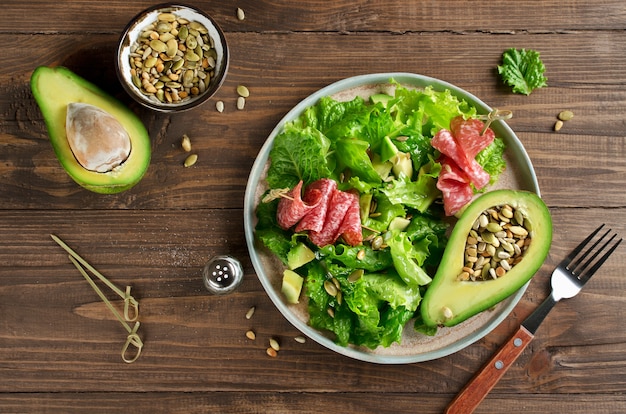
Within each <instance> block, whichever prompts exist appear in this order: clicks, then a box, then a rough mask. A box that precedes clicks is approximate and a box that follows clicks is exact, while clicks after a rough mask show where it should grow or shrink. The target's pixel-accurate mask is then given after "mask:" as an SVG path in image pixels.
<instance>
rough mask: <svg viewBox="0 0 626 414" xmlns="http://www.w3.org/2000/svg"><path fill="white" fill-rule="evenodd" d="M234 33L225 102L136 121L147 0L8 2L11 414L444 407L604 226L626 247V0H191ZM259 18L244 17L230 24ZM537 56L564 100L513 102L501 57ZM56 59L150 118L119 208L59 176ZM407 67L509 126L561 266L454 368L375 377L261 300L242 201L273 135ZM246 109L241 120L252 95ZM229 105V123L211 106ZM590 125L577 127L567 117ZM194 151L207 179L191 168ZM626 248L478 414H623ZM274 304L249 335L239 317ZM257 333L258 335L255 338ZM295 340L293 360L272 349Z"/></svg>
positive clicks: (4, 387) (5, 216)
mask: <svg viewBox="0 0 626 414" xmlns="http://www.w3.org/2000/svg"><path fill="white" fill-rule="evenodd" d="M190 3H194V4H195V5H196V6H198V7H200V8H202V9H204V10H205V11H206V12H208V13H210V14H211V15H212V16H213V17H214V18H215V20H216V21H217V22H218V23H219V24H220V25H221V26H222V28H223V29H224V30H225V32H226V37H227V40H228V43H229V46H230V50H231V64H230V70H229V73H228V77H227V79H226V82H225V83H224V85H223V87H222V88H221V89H220V91H219V92H218V93H217V95H216V97H215V98H214V99H213V101H212V102H209V103H207V104H206V105H204V106H202V107H200V108H197V109H195V110H192V111H189V112H186V113H183V114H177V115H165V114H158V113H154V112H150V111H148V110H146V109H142V108H140V107H138V106H137V105H136V104H133V103H132V102H131V101H130V99H129V98H128V97H127V96H126V95H124V93H123V92H122V89H121V87H120V85H119V83H118V82H117V79H116V77H115V74H114V71H113V55H114V49H115V45H116V42H117V39H118V37H119V35H120V33H121V31H122V29H123V28H124V26H125V25H126V23H127V22H128V21H129V19H130V18H131V17H132V16H134V15H135V14H136V13H138V12H139V11H140V10H142V9H144V8H146V7H148V6H151V5H152V4H153V3H151V2H148V1H133V2H128V1H117V0H113V1H108V2H100V1H82V2H77V1H49V0H27V1H24V0H22V1H16V0H9V1H6V2H4V4H3V8H2V16H3V17H2V19H1V20H0V39H1V41H2V42H1V44H3V45H4V46H3V52H2V57H3V59H2V60H3V64H2V65H1V66H2V67H1V68H0V114H1V115H0V412H7V413H8V412H11V413H12V412H29V413H32V412H46V413H57V412H59V413H84V412H94V413H96V412H151V413H196V412H197V413H199V412H224V413H225V412H234V413H270V412H273V413H288V412H305V413H309V412H310V413H322V412H355V413H382V412H386V413H414V412H420V413H439V412H442V410H443V409H444V407H445V406H446V404H447V403H448V402H449V401H450V400H451V399H452V398H453V397H454V395H455V394H456V393H457V392H458V391H459V390H460V389H461V388H462V387H463V385H464V384H465V383H466V382H467V380H469V379H470V378H471V377H472V375H473V374H474V372H476V370H478V369H479V368H480V367H481V366H482V364H483V363H484V362H485V361H486V360H487V359H488V358H489V357H490V355H491V354H492V353H493V351H494V350H495V349H496V348H497V347H498V346H499V345H500V344H501V343H503V342H504V341H505V340H506V339H507V337H508V336H509V335H510V334H511V333H512V332H513V330H514V329H516V327H517V326H518V325H519V323H520V322H521V320H523V318H524V317H525V316H526V315H528V314H529V313H530V312H531V311H532V310H533V309H534V308H535V307H536V306H537V305H538V304H539V303H540V302H541V301H542V300H543V299H544V298H545V297H546V296H547V295H548V292H549V275H550V272H551V270H552V268H553V267H554V266H555V264H556V263H557V262H558V261H559V260H560V258H562V257H563V256H564V255H565V253H566V252H567V251H568V250H570V249H571V248H572V247H573V246H574V245H575V244H576V243H577V241H578V240H580V239H581V238H582V237H583V235H585V234H586V233H588V232H589V231H590V230H592V229H593V228H595V227H596V226H597V225H598V224H599V223H601V222H607V223H610V224H611V226H612V227H613V228H614V229H615V230H617V231H618V232H620V233H621V234H622V235H624V234H626V224H625V223H626V193H625V192H624V184H625V183H626V132H625V131H626V69H625V68H626V37H625V36H624V33H625V29H626V4H625V3H624V2H623V0H612V1H610V0H607V1H587V0H561V1H552V0H550V1H516V2H508V1H476V2H466V1H411V2H408V1H402V0H386V1H346V0H335V1H332V2H326V1H320V0H317V1H315V0H301V1H298V2H294V1H284V0H276V1H268V0H240V1H237V2H233V1H220V2H218V1H194V2H190ZM237 7H241V8H242V9H243V10H244V11H245V13H246V18H245V20H243V21H239V20H238V19H237V17H236V8H237ZM510 47H516V48H530V49H535V50H538V51H539V52H540V53H541V56H542V58H543V61H544V63H545V65H546V67H547V72H546V74H547V77H548V84H549V87H547V88H543V89H540V90H537V91H535V92H533V93H532V94H531V95H530V96H522V95H514V94H512V93H511V91H510V88H508V87H506V86H504V85H503V84H502V83H501V81H500V80H499V79H498V76H497V73H496V66H497V65H498V64H499V63H500V57H501V54H502V52H503V51H504V50H506V49H508V48H510ZM38 65H64V66H67V67H69V68H70V69H72V70H74V71H75V72H77V73H79V74H80V75H82V76H84V77H86V78H87V79H89V80H91V81H92V82H94V83H96V84H98V85H99V86H101V87H102V88H103V89H105V90H107V91H108V92H110V93H111V94H114V95H116V96H117V97H118V98H120V99H121V100H122V101H124V102H125V103H127V104H128V105H129V106H130V107H131V108H132V109H133V110H135V111H136V112H137V113H138V114H139V115H140V117H141V118H142V120H143V121H144V123H145V125H146V126H147V128H148V130H149V132H150V136H151V139H152V149H153V158H152V163H151V165H150V168H149V170H148V173H147V174H146V176H145V177H144V179H143V181H141V182H140V183H139V184H138V185H137V186H136V187H134V188H133V189H131V190H129V191H127V192H124V193H121V194H118V195H110V196H104V195H98V194H94V193H91V192H88V191H86V190H83V189H81V188H80V187H78V186H77V185H76V184H75V183H74V182H73V181H72V180H71V179H70V178H69V177H68V176H67V175H66V173H65V172H64V170H63V169H62V168H61V167H60V165H59V163H58V161H57V159H56V158H55V156H54V153H53V151H52V147H51V145H50V143H49V140H48V136H47V133H46V130H45V126H44V123H43V119H42V115H41V113H40V111H39V109H38V107H37V106H36V104H35V102H34V99H33V97H32V95H31V92H30V87H29V78H30V75H31V73H32V71H33V69H34V68H35V67H36V66H38ZM393 71H403V72H413V73H419V74H423V75H428V76H432V77H436V78H439V79H442V80H445V81H448V82H451V83H453V84H456V85H458V86H460V87H462V88H464V89H466V90H468V91H470V92H472V93H473V94H475V95H477V96H479V97H481V98H482V99H483V100H484V101H485V102H487V103H488V104H489V105H491V106H494V107H498V108H508V109H511V110H513V112H514V114H515V116H514V118H513V119H512V120H511V121H510V122H509V125H510V126H511V127H512V128H513V129H514V130H515V131H516V133H517V135H518V137H519V138H520V139H521V141H522V142H523V144H524V145H525V147H526V149H527V151H528V153H529V155H530V157H531V159H532V162H533V163H534V167H535V170H536V173H537V177H538V180H539V184H540V188H541V192H542V195H543V198H544V200H545V201H546V203H547V204H548V205H549V207H550V209H551V212H552V217H553V221H554V240H553V246H552V250H551V252H550V255H549V257H548V259H547V260H546V262H545V264H544V266H543V267H542V269H541V270H540V272H539V273H538V274H537V275H536V277H535V278H534V279H533V281H532V283H531V285H530V287H529V289H528V290H527V292H526V294H525V295H524V297H523V299H522V300H521V301H520V303H519V304H518V306H517V307H516V308H515V310H514V311H513V312H512V313H511V314H510V316H509V317H508V318H507V319H506V320H505V321H504V322H503V323H502V324H501V325H500V326H498V327H497V328H496V329H495V330H494V331H493V332H491V333H490V334H489V335H487V336H486V337H485V338H484V339H482V340H480V341H478V342H477V343H475V344H473V345H471V346H469V347H467V348H466V349H464V350H462V351H459V352H457V353H455V354H453V355H450V356H447V357H445V358H441V359H439V360H434V361H429V362H423V363H415V364H406V365H377V364H371V363H365V362H360V361H356V360H352V359H349V358H347V357H344V356H341V355H337V354H335V353H333V352H331V351H328V350H327V349H325V348H323V347H321V346H319V345H318V344H316V343H315V342H313V341H311V340H309V341H307V342H306V343H304V344H299V343H297V342H295V341H294V340H293V338H294V337H295V336H297V335H299V332H298V331H297V330H296V329H295V328H293V327H292V326H291V325H290V324H289V322H287V320H285V319H284V318H283V317H282V316H281V314H280V313H279V312H278V310H277V309H276V308H275V306H274V305H273V304H272V302H271V301H270V300H269V298H268V297H267V296H266V294H265V292H264V290H263V289H262V287H261V284H260V283H259V281H258V279H257V277H256V275H255V273H254V269H253V268H252V265H251V262H250V259H249V256H248V252H247V249H246V246H245V241H244V232H243V195H244V190H245V187H246V181H247V178H248V174H249V171H250V168H251V166H252V163H253V162H254V160H255V156H256V155H257V153H258V151H259V149H260V148H261V146H262V144H263V143H264V141H265V139H266V138H267V136H268V135H269V133H270V131H271V130H272V128H273V127H274V126H275V125H276V123H277V122H278V121H279V120H280V119H281V118H282V117H283V116H284V115H285V113H286V112H287V111H288V110H289V109H290V108H292V107H293V106H294V105H295V104H297V103H298V102H299V101H300V100H302V99H303V98H305V97H306V96H308V95H309V94H311V93H313V92H314V91H316V90H318V89H319V88H321V87H324V86H326V85H328V84H330V83H332V82H334V81H337V80H340V79H343V78H346V77H350V76H354V75H360V74H365V73H374V72H393ZM239 84H245V85H247V86H248V87H249V89H250V91H251V95H250V97H249V98H248V100H247V105H246V107H245V109H244V110H241V111H240V110H237V109H236V108H235V101H236V96H237V94H236V91H235V89H236V86H237V85H239ZM218 99H219V100H223V101H224V102H225V105H226V109H225V111H224V112H223V113H218V112H217V111H216V110H215V106H214V103H215V100H218ZM564 109H570V110H572V111H573V112H574V113H575V118H574V119H573V120H571V121H569V122H568V123H567V124H566V126H565V127H564V128H563V129H562V130H561V131H560V132H558V133H557V132H554V131H553V126H554V123H555V120H556V115H557V114H558V113H559V112H560V111H561V110H564ZM183 134H187V135H189V136H190V137H191V139H192V142H193V146H194V150H195V151H196V152H197V153H198V155H199V160H198V163H197V164H196V165H195V166H193V167H191V168H183V166H182V163H183V160H184V158H185V153H184V152H182V151H181V149H180V147H179V142H180V139H181V137H182V135H183ZM50 233H55V234H57V235H59V236H60V237H61V238H63V239H64V240H65V241H66V242H68V243H69V244H70V245H71V246H73V247H75V248H76V250H78V251H79V253H80V254H82V255H83V256H84V257H85V258H87V259H88V260H89V261H90V262H91V263H92V264H94V265H95V266H96V267H97V268H98V269H99V270H100V271H101V272H102V273H104V274H105V275H107V276H109V278H110V279H112V280H113V281H114V282H115V283H117V284H118V285H120V286H125V285H126V284H129V285H132V287H133V292H134V294H135V295H136V297H137V298H138V299H139V301H140V306H141V322H142V326H141V328H140V332H141V335H142V337H143V339H144V342H145V347H144V351H143V354H142V355H141V357H140V358H139V360H137V361H136V362H135V363H133V364H125V363H124V362H122V360H121V359H120V355H119V352H120V349H121V346H122V344H123V342H124V338H125V335H124V331H123V330H122V328H121V327H120V325H119V324H118V323H117V321H116V320H115V319H113V317H112V316H111V314H110V313H109V311H108V310H107V309H106V308H105V307H104V305H103V304H102V303H101V302H100V300H99V299H98V298H97V296H95V294H94V292H93V291H92V290H91V288H90V287H89V285H88V284H87V283H86V282H85V280H84V279H83V278H81V277H80V275H79V274H78V273H77V271H76V269H74V267H73V266H72V265H71V264H70V263H69V261H68V259H67V255H66V254H64V252H63V251H62V250H61V249H60V248H59V247H58V246H57V245H56V244H55V243H54V242H53V241H52V240H51V239H50V237H49V234H50ZM216 254H232V255H234V256H236V257H237V258H239V259H240V260H241V261H242V262H243V266H244V270H245V279H244V282H243V284H242V285H241V286H240V287H239V289H238V290H237V291H236V293H234V294H231V295H229V296H211V295H209V294H208V293H207V292H206V290H205V289H204V288H203V286H202V282H201V278H200V273H201V269H202V267H203V265H204V264H205V262H206V261H207V259H208V258H209V257H212V256H214V255H216ZM625 267H626V249H625V248H620V249H619V250H618V252H617V253H616V254H615V255H614V256H613V257H612V258H611V259H610V260H609V261H608V262H607V263H606V264H605V266H604V267H603V268H602V270H601V272H600V274H599V275H598V276H596V277H595V278H594V280H592V281H591V282H590V284H589V285H588V287H587V288H585V290H584V291H583V292H582V293H581V294H580V295H579V296H577V297H576V298H574V299H570V300H568V301H565V302H563V303H560V304H559V305H558V306H557V307H556V308H555V310H554V311H553V313H552V314H551V315H550V316H549V319H548V320H547V321H546V322H545V324H544V325H543V326H542V327H541V328H540V329H539V331H538V332H537V337H536V339H535V341H534V342H533V343H532V344H531V345H530V347H529V348H528V349H527V350H526V351H525V353H524V354H523V356H522V357H521V358H520V359H519V360H518V361H517V363H516V364H515V365H514V366H513V367H512V368H511V369H510V370H509V372H508V373H507V374H506V375H505V376H504V378H503V379H502V380H501V382H500V383H499V384H498V385H497V386H496V387H495V389H494V390H493V392H492V393H491V394H490V395H489V396H488V397H487V399H486V400H485V401H484V402H483V403H482V405H481V406H480V407H479V408H478V410H477V412H479V413H502V412H521V411H524V412H526V413H546V412H549V413H563V412H567V413H592V412H593V413H623V412H626V329H625V326H624V320H625V319H626V277H625V276H624V271H623V269H624V268H625ZM251 306H256V313H255V314H254V316H253V318H252V319H250V320H247V319H246V318H245V314H246V312H247V310H248V309H249V308H250V307H251ZM248 329H254V330H255V331H256V334H257V339H256V340H255V341H250V340H248V339H246V337H245V335H244V334H245V332H246V331H247V330H248ZM270 337H275V338H278V339H279V340H280V341H281V345H282V348H281V350H280V352H279V355H278V357H276V358H270V357H268V356H267V355H266V353H265V350H266V348H267V341H268V340H269V338H270Z"/></svg>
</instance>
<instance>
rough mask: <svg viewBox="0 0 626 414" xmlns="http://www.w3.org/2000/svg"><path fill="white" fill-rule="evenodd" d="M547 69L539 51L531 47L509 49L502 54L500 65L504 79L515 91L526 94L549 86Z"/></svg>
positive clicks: (499, 68)
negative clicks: (527, 48) (545, 73)
mask: <svg viewBox="0 0 626 414" xmlns="http://www.w3.org/2000/svg"><path fill="white" fill-rule="evenodd" d="M545 71H546V68H545V66H544V65H543V62H542V61H541V58H540V56H539V52H537V51H535V50H531V49H529V50H526V49H513V48H511V49H508V50H507V51H505V52H504V53H503V54H502V65H500V66H498V73H499V74H500V76H501V77H502V80H504V82H505V83H507V84H508V85H509V86H512V87H513V92H514V93H520V94H524V95H530V93H531V92H532V91H533V90H535V89H537V88H542V87H544V86H548V83H547V80H548V79H547V78H546V77H545V76H544V72H545Z"/></svg>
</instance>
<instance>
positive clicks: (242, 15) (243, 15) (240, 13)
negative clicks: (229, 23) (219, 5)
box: [237, 7, 246, 20]
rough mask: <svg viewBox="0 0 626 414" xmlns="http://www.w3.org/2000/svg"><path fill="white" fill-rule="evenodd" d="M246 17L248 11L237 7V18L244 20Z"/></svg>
mask: <svg viewBox="0 0 626 414" xmlns="http://www.w3.org/2000/svg"><path fill="white" fill-rule="evenodd" d="M245 18H246V13H245V12H244V11H243V9H242V8H241V7H237V20H244V19H245Z"/></svg>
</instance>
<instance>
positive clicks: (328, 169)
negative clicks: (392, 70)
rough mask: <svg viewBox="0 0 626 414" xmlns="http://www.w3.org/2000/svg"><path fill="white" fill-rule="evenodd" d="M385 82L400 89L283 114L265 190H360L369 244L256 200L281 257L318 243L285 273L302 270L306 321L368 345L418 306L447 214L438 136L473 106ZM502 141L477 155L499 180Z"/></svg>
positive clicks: (401, 325) (290, 295) (260, 232)
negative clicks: (311, 232) (323, 183)
mask: <svg viewBox="0 0 626 414" xmlns="http://www.w3.org/2000/svg"><path fill="white" fill-rule="evenodd" d="M390 84H391V85H392V86H393V87H394V88H395V89H394V92H393V95H385V96H384V97H383V96H378V97H376V96H374V97H373V98H371V99H364V98H362V97H359V96H357V97H355V98H354V99H352V100H350V101H337V100H334V99H332V98H331V97H324V98H321V99H320V100H319V101H318V102H317V103H316V104H314V105H312V106H311V107H309V108H307V109H306V110H305V111H303V112H302V113H301V115H300V116H299V117H298V118H296V119H294V120H293V121H291V122H288V123H286V124H285V125H284V127H283V130H282V131H281V132H280V133H279V134H278V135H277V136H276V137H275V138H274V141H273V147H272V149H271V151H270V154H269V159H270V165H269V167H268V169H267V175H266V181H267V183H268V186H269V189H268V191H267V193H266V195H269V194H270V193H271V192H272V191H274V192H275V191H276V190H281V189H292V188H294V187H295V186H296V185H297V184H298V183H299V182H300V181H302V182H303V185H302V188H303V189H306V188H307V186H309V185H310V184H312V183H314V182H316V181H317V180H320V179H332V180H334V181H335V182H336V183H337V187H338V190H341V191H344V192H351V193H358V195H359V216H360V219H361V228H362V233H363V234H362V235H363V243H362V244H358V245H354V246H353V245H349V244H348V243H346V242H345V241H344V240H343V239H342V238H341V237H340V238H339V239H337V241H336V242H335V243H334V244H330V245H325V246H322V247H320V246H316V245H315V244H313V243H312V242H311V240H310V238H309V237H304V236H306V234H305V233H295V232H294V228H290V229H288V230H285V229H283V228H280V227H279V226H278V225H277V219H276V212H277V205H278V204H279V200H277V199H274V200H273V201H268V202H267V203H264V202H261V203H260V204H259V205H258V206H257V210H256V214H257V218H258V221H257V225H256V227H255V235H256V237H257V238H258V240H260V241H261V242H262V243H263V244H264V245H265V246H266V247H267V248H268V249H269V250H270V251H272V252H273V253H274V254H275V255H276V256H277V257H278V258H279V259H280V260H281V261H282V262H283V263H284V264H285V266H286V267H290V266H289V255H290V253H289V252H290V251H294V250H293V249H294V248H295V247H296V245H298V244H299V243H303V244H304V245H306V247H307V248H308V249H310V250H311V251H312V252H313V254H314V256H315V260H311V261H309V262H307V263H304V264H302V265H301V266H299V267H297V268H294V269H293V270H290V272H292V273H295V274H297V275H299V276H300V277H301V278H302V281H303V287H302V292H303V293H302V296H304V297H305V298H306V303H307V308H308V313H309V324H310V325H311V326H312V327H313V328H315V329H318V330H321V331H325V332H329V333H331V334H332V335H333V336H334V340H335V342H336V343H338V344H340V345H344V346H345V345H348V344H353V345H356V346H365V347H369V348H372V349H373V348H376V347H378V346H390V345H391V344H393V343H394V342H400V340H401V338H402V332H403V329H405V325H407V322H408V321H410V320H411V319H413V318H415V317H417V316H418V315H419V308H420V306H421V305H420V303H421V300H422V296H423V294H424V292H427V291H428V289H429V284H430V283H431V281H432V278H433V276H434V275H435V272H436V269H437V268H438V266H439V263H440V261H441V257H442V255H443V251H444V248H445V246H446V243H447V235H446V233H447V229H448V225H449V224H448V223H449V221H448V220H445V217H444V212H443V208H442V205H441V203H439V202H438V200H440V199H441V191H440V190H439V189H438V188H437V179H438V176H439V174H440V172H441V170H442V167H441V164H440V163H439V162H438V157H439V154H438V153H437V151H436V150H435V149H434V148H433V147H432V145H431V139H432V137H433V136H434V134H436V133H437V131H439V130H440V129H442V128H449V127H450V121H451V120H452V119H453V118H455V117H458V116H462V117H464V118H465V119H467V118H474V117H476V114H477V112H476V108H475V107H474V106H472V105H470V104H468V103H467V102H466V101H464V100H462V99H459V98H457V97H456V96H454V95H453V94H452V93H451V92H450V91H449V90H444V91H435V90H434V89H432V88H430V87H427V88H424V89H413V88H411V89H408V88H405V87H403V86H402V85H400V84H398V83H396V82H395V81H393V80H391V81H390ZM496 140H497V141H498V145H494V146H493V148H492V147H491V146H490V147H488V148H487V149H486V150H485V153H484V155H482V156H481V157H482V158H480V159H478V158H477V162H478V163H479V164H480V165H481V166H483V168H484V169H485V170H486V171H487V172H488V173H489V174H491V176H492V177H493V178H494V180H495V179H497V177H498V175H499V174H500V173H501V172H502V170H503V168H504V166H505V161H504V159H503V152H504V144H503V142H502V140H500V139H499V138H497V139H496ZM389 144H391V145H389ZM383 152H385V154H383ZM398 154H405V155H403V156H401V157H402V158H403V161H402V162H403V163H404V164H403V166H402V167H401V168H399V169H398V168H397V169H396V171H395V172H394V171H392V169H393V162H392V161H390V160H385V156H387V155H390V158H389V159H391V158H393V157H396V158H401V157H398ZM407 164H408V165H407ZM269 198H271V197H269ZM269 198H268V199H269ZM305 201H306V200H305ZM293 254H294V253H292V255H293ZM292 260H293V259H292ZM292 263H293V262H292ZM289 280H295V281H296V282H299V280H300V279H298V278H296V277H295V276H294V275H293V274H291V273H289V274H287V275H286V279H284V284H283V288H284V289H285V290H284V294H285V297H286V298H287V300H288V301H293V300H295V296H294V292H295V291H297V289H293V288H292V287H291V284H290V282H288V281H289ZM331 284H332V285H333V286H334V288H333V287H331ZM302 299H303V298H300V301H301V302H302V301H303V300H302Z"/></svg>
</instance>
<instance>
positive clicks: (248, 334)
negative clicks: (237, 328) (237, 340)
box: [246, 331, 256, 341]
mask: <svg viewBox="0 0 626 414" xmlns="http://www.w3.org/2000/svg"><path fill="white" fill-rule="evenodd" d="M246 338H248V339H249V340H251V341H254V340H255V339H256V334H255V333H254V331H248V332H246Z"/></svg>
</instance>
